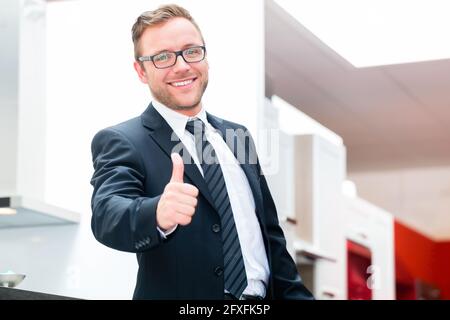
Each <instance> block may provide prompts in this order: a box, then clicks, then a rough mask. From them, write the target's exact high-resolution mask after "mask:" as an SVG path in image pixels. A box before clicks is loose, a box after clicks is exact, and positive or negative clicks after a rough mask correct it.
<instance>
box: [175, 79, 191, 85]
mask: <svg viewBox="0 0 450 320" xmlns="http://www.w3.org/2000/svg"><path fill="white" fill-rule="evenodd" d="M193 81H194V80H192V79H190V80H186V81H181V82H172V85H174V86H175V87H181V86H187V85H188V84H190V83H192V82H193Z"/></svg>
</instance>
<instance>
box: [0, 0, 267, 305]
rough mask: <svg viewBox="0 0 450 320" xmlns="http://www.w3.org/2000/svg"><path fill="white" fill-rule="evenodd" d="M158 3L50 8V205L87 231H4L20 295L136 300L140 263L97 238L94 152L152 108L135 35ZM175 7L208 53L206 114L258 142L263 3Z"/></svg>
mask: <svg viewBox="0 0 450 320" xmlns="http://www.w3.org/2000/svg"><path fill="white" fill-rule="evenodd" d="M170 2H172V1H170ZM160 3H163V1H151V2H149V1H124V0H122V1H111V0H108V1H106V0H95V1H68V2H56V3H52V4H50V5H48V7H47V17H48V21H47V41H48V45H47V91H46V94H47V96H46V98H47V110H48V112H47V118H46V122H47V151H46V167H45V173H46V180H47V184H46V187H45V188H46V200H47V201H48V202H49V203H51V204H54V205H57V206H58V205H59V206H62V207H65V208H68V209H70V210H74V211H77V212H80V213H81V214H82V221H81V223H80V225H75V226H64V227H40V228H23V229H10V230H1V231H0V272H4V271H7V270H13V271H15V272H21V273H25V274H26V275H27V278H26V279H25V280H24V281H23V283H22V284H21V285H20V286H19V288H22V289H29V290H35V291H41V292H48V293H53V294H60V295H67V296H74V297H83V298H100V299H102V298H105V299H128V298H131V295H132V291H133V289H134V285H135V276H136V270H137V264H136V258H135V255H134V254H128V253H121V252H118V251H114V250H111V249H108V248H106V247H104V246H102V245H100V244H99V243H98V242H96V240H95V239H94V238H93V236H92V233H91V230H90V215H91V212H90V196H91V192H92V188H91V186H90V184H89V180H90V178H91V175H92V163H91V155H90V142H91V139H92V137H93V135H94V134H95V132H97V131H98V130H99V129H101V128H103V127H105V126H109V125H112V124H115V123H117V122H120V121H124V120H126V119H128V118H130V117H134V116H137V115H139V114H140V113H141V112H142V111H144V110H145V108H146V107H147V105H148V103H149V101H150V96H149V92H148V89H147V87H145V86H144V85H142V84H141V83H140V82H139V81H138V79H137V77H136V75H135V74H134V70H133V67H132V62H133V48H132V42H131V36H130V34H131V31H130V30H131V26H132V24H133V23H134V20H135V19H136V17H137V16H138V15H139V14H140V13H141V12H142V11H145V10H149V9H153V8H155V7H156V6H157V5H158V4H160ZM177 3H178V4H180V5H183V6H185V7H186V8H187V9H189V10H190V11H191V13H192V14H193V16H194V17H195V18H196V20H197V22H198V24H199V25H200V28H202V31H203V33H204V37H205V40H206V45H207V47H208V59H209V64H210V85H209V87H208V90H207V94H206V95H205V100H204V101H205V107H206V108H207V110H209V111H211V112H212V113H213V114H216V115H218V116H222V117H225V118H227V119H230V120H233V121H237V122H240V123H243V124H245V125H246V126H247V127H248V128H249V129H250V130H251V131H252V133H253V134H254V135H255V136H256V129H257V122H258V117H259V115H258V110H259V108H260V107H261V105H262V103H263V99H264V92H263V90H264V83H263V81H264V69H263V66H264V64H263V57H264V44H263V38H264V34H263V31H264V28H263V2H261V1H258V0H251V1H238V0H231V1H226V2H216V1H214V2H213V1H208V2H207V1H203V0H195V1H194V0H192V1H188V0H185V1H177ZM237 7H239V10H236V8H237ZM230 45H233V46H237V47H239V48H241V50H243V54H241V55H239V59H236V61H230V59H229V57H228V52H227V49H228V48H229V46H230ZM242 56H244V57H247V58H248V59H241V57H242Z"/></svg>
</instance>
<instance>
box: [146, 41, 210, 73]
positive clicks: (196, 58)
mask: <svg viewBox="0 0 450 320" xmlns="http://www.w3.org/2000/svg"><path fill="white" fill-rule="evenodd" d="M205 55H206V48H205V47H204V46H196V47H190V48H187V49H184V50H180V51H166V52H162V53H158V54H155V55H153V56H143V57H139V58H138V60H139V61H140V62H144V61H151V62H153V64H154V66H155V68H158V69H165V68H170V67H172V66H174V65H175V64H176V63H177V58H178V56H182V57H183V60H184V61H185V62H186V63H194V62H200V61H202V60H203V59H205Z"/></svg>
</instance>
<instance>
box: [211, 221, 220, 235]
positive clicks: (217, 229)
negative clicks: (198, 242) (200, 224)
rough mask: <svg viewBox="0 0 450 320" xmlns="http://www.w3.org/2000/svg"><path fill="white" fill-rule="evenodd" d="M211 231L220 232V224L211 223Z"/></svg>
mask: <svg viewBox="0 0 450 320" xmlns="http://www.w3.org/2000/svg"><path fill="white" fill-rule="evenodd" d="M212 231H213V232H214V233H219V232H220V225H218V224H217V223H216V224H213V225H212Z"/></svg>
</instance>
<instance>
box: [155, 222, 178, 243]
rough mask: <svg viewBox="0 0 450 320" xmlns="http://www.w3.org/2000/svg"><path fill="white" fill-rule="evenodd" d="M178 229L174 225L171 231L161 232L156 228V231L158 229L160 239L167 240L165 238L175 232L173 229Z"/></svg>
mask: <svg viewBox="0 0 450 320" xmlns="http://www.w3.org/2000/svg"><path fill="white" fill-rule="evenodd" d="M177 227H178V225H177V224H176V225H175V226H174V227H173V228H172V229H170V230H166V231H162V230H161V229H160V228H159V227H156V229H158V231H159V233H160V234H161V237H162V238H163V239H167V237H168V236H169V235H170V234H171V233H172V232H174V231H175V229H176V228H177Z"/></svg>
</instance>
